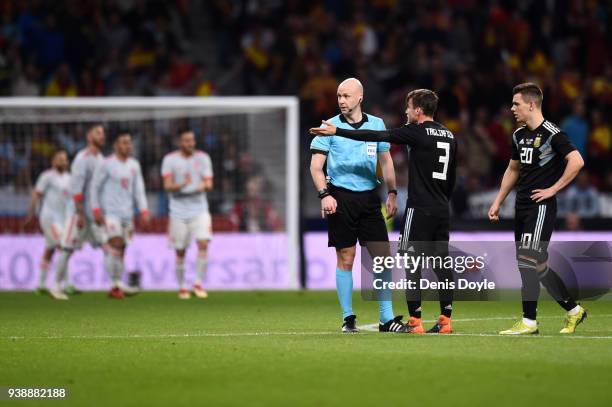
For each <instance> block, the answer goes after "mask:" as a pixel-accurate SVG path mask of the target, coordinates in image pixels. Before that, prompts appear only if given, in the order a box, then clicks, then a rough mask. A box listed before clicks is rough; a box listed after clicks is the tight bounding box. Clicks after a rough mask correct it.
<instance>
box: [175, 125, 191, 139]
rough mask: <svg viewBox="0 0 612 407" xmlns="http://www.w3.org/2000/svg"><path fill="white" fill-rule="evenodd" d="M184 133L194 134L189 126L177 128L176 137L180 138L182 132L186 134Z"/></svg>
mask: <svg viewBox="0 0 612 407" xmlns="http://www.w3.org/2000/svg"><path fill="white" fill-rule="evenodd" d="M186 133H194V134H195V132H194V131H193V130H191V129H190V128H189V127H184V128H181V129H179V131H178V132H177V133H176V138H177V139H179V140H180V139H181V137H183V134H186Z"/></svg>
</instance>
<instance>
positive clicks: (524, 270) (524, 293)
mask: <svg viewBox="0 0 612 407" xmlns="http://www.w3.org/2000/svg"><path fill="white" fill-rule="evenodd" d="M518 268H519V271H520V273H521V281H522V283H523V284H522V286H521V298H522V299H523V318H528V319H533V320H535V319H536V316H537V308H538V298H539V297H540V280H538V275H537V272H536V262H535V261H533V260H527V259H519V260H518Z"/></svg>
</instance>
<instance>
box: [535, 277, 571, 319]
mask: <svg viewBox="0 0 612 407" xmlns="http://www.w3.org/2000/svg"><path fill="white" fill-rule="evenodd" d="M538 277H539V279H540V281H541V282H542V285H543V286H544V287H545V288H546V290H547V291H548V292H549V293H550V295H551V296H552V297H553V298H554V299H555V301H557V304H559V305H560V306H561V307H562V308H563V309H564V310H566V311H569V310H571V309H573V308H575V307H576V305H578V304H576V301H574V299H573V298H572V296H571V295H570V293H569V291H568V290H567V287H566V286H565V283H564V282H563V280H561V277H559V275H558V274H557V273H555V272H554V271H553V270H552V269H551V268H550V267H546V270H544V271H543V272H541V273H538Z"/></svg>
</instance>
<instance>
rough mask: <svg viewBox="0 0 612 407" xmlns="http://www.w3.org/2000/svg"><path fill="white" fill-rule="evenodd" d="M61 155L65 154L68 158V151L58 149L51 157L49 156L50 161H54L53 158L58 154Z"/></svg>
mask: <svg viewBox="0 0 612 407" xmlns="http://www.w3.org/2000/svg"><path fill="white" fill-rule="evenodd" d="M62 153H64V154H66V157H70V154H68V150H66V149H65V148H58V149H57V150H55V151H54V152H53V155H51V161H53V160H55V157H57V156H58V154H62Z"/></svg>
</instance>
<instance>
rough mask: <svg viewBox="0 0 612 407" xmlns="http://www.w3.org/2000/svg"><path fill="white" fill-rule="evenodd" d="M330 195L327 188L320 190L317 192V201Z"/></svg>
mask: <svg viewBox="0 0 612 407" xmlns="http://www.w3.org/2000/svg"><path fill="white" fill-rule="evenodd" d="M330 195H331V194H330V193H329V191H328V190H327V188H323V189H321V190H319V195H318V196H319V199H323V198H325V197H326V196H330Z"/></svg>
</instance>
